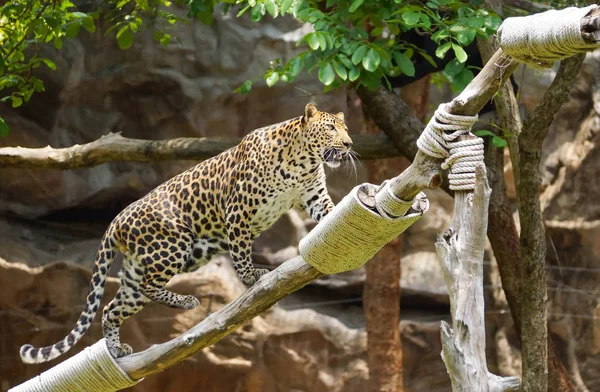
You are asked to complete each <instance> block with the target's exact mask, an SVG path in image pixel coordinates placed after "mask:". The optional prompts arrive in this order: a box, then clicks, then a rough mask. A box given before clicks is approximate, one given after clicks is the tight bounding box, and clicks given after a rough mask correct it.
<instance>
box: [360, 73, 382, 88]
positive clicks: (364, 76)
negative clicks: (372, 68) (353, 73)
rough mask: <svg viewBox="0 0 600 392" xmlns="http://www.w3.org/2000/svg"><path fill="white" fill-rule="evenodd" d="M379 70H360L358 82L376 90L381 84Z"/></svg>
mask: <svg viewBox="0 0 600 392" xmlns="http://www.w3.org/2000/svg"><path fill="white" fill-rule="evenodd" d="M381 76H382V75H381V71H378V72H367V71H363V72H361V77H360V83H361V84H363V85H365V86H366V87H367V88H368V89H369V90H371V91H373V90H376V89H377V87H379V86H380V85H381Z"/></svg>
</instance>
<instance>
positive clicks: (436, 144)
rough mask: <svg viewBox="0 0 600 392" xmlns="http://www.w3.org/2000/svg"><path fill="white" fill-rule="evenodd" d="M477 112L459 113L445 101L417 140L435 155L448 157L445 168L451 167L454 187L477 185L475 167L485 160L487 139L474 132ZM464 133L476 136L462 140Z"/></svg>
mask: <svg viewBox="0 0 600 392" xmlns="http://www.w3.org/2000/svg"><path fill="white" fill-rule="evenodd" d="M477 119H478V117H477V116H459V115H457V114H451V113H448V112H447V111H446V105H445V104H441V105H440V106H439V107H438V109H437V110H436V111H435V113H434V115H433V117H432V118H431V120H430V121H429V123H428V124H427V126H426V127H425V130H424V131H423V133H422V134H421V136H420V137H419V139H418V140H417V146H418V147H419V149H420V150H421V151H422V152H423V153H425V154H427V155H429V156H431V157H434V158H442V159H445V160H444V162H443V163H442V169H444V170H446V169H448V168H450V174H449V175H448V179H449V180H450V189H452V190H455V191H468V190H472V189H475V168H476V167H477V165H478V164H479V163H480V162H483V154H484V148H483V139H481V138H479V137H475V135H473V134H472V133H471V127H472V126H473V124H475V122H477ZM461 136H472V138H469V139H465V140H460V137H461Z"/></svg>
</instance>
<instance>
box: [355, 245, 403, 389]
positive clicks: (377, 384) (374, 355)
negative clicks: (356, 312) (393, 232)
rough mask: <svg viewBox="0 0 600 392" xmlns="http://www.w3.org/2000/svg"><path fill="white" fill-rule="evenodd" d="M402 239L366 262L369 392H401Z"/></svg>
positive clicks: (365, 303) (364, 297)
mask: <svg viewBox="0 0 600 392" xmlns="http://www.w3.org/2000/svg"><path fill="white" fill-rule="evenodd" d="M401 252H402V240H401V239H400V238H397V239H395V240H394V241H392V242H390V243H389V244H388V245H387V246H385V247H384V248H383V249H381V250H380V251H379V253H378V254H377V255H376V256H375V257H374V258H372V259H371V260H369V261H368V262H367V266H366V269H367V280H366V281H365V287H364V291H363V301H364V308H365V317H366V319H367V356H368V361H369V392H400V391H402V390H403V385H402V382H403V381H402V341H401V340H400V255H401Z"/></svg>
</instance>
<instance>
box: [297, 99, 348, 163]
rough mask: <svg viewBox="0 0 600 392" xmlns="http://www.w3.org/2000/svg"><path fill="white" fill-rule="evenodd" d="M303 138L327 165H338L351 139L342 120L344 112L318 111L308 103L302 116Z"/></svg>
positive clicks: (346, 151) (344, 155)
mask: <svg viewBox="0 0 600 392" xmlns="http://www.w3.org/2000/svg"><path fill="white" fill-rule="evenodd" d="M302 123H303V125H304V140H305V141H306V142H307V144H308V147H309V149H310V150H311V151H313V152H314V153H315V154H316V155H317V156H318V157H319V158H321V159H322V162H324V163H326V164H327V165H328V166H329V167H338V166H339V165H340V162H341V161H342V159H344V157H346V156H347V155H348V154H349V153H350V150H351V148H352V139H350V136H349V135H348V127H347V126H346V123H345V122H344V113H342V112H340V113H337V114H331V113H327V112H320V111H318V110H317V108H316V107H315V105H313V104H311V103H309V104H307V105H306V108H305V109H304V116H303V117H302Z"/></svg>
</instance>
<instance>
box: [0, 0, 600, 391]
mask: <svg viewBox="0 0 600 392" xmlns="http://www.w3.org/2000/svg"><path fill="white" fill-rule="evenodd" d="M178 12H180V13H181V15H184V13H185V11H184V10H182V9H181V10H179V11H178ZM176 29H177V30H176V31H173V32H172V34H174V35H176V36H177V37H178V38H179V40H180V41H179V42H174V43H173V44H171V45H170V46H168V47H161V46H158V45H156V44H155V43H154V42H153V41H152V39H151V36H152V32H151V31H149V32H146V33H141V34H138V35H137V36H136V42H135V44H134V46H133V47H132V48H131V49H130V50H128V51H121V50H119V49H118V48H117V46H116V44H115V43H114V42H113V41H111V40H106V39H103V38H102V31H101V30H102V29H99V30H100V31H99V32H98V33H96V34H93V35H88V34H87V33H85V32H82V35H81V36H80V37H79V38H78V39H75V40H72V41H69V42H66V43H65V46H64V48H63V50H61V51H60V52H56V51H55V50H54V49H50V48H46V49H45V50H46V52H47V55H48V57H51V58H53V59H54V60H55V62H56V63H57V68H58V71H56V72H50V71H44V70H41V74H40V76H41V77H43V78H44V80H46V83H47V84H46V86H47V92H46V93H44V94H40V95H36V96H35V97H34V98H33V100H32V102H31V103H30V104H28V105H25V106H23V107H22V108H19V109H17V110H13V109H10V108H8V107H6V106H3V104H1V103H0V110H1V111H2V115H3V117H5V118H6V120H7V121H8V123H9V125H10V126H11V133H10V135H9V137H8V138H3V139H0V146H6V145H21V146H27V147H41V146H45V145H48V144H49V145H51V146H53V147H65V146H70V145H73V144H76V143H86V142H90V141H93V140H95V139H97V138H98V137H100V136H101V135H103V134H106V133H107V132H115V131H119V132H122V133H123V134H124V135H125V136H127V137H133V138H144V139H168V138H174V137H185V136H214V135H219V136H223V135H228V136H233V135H235V136H242V135H244V134H246V133H247V132H249V131H251V130H252V129H254V128H257V127H259V126H262V125H266V124H270V123H275V122H278V121H281V120H284V119H287V118H291V117H296V116H298V115H300V114H301V113H302V110H303V107H304V105H305V104H306V103H307V102H308V101H311V102H315V103H316V104H317V105H318V107H319V108H320V109H322V110H326V111H332V112H337V111H344V112H345V113H346V117H347V119H348V122H349V128H350V131H351V133H360V131H361V129H362V128H363V127H364V119H363V115H362V110H361V107H360V102H358V101H357V100H356V97H355V96H354V95H353V94H352V93H351V92H347V91H345V90H338V91H333V92H329V93H327V94H322V93H321V85H320V83H319V82H318V81H317V80H316V77H315V75H304V76H302V77H300V78H299V80H298V83H296V85H295V86H291V85H281V84H280V85H277V86H275V87H273V88H266V86H265V85H264V83H260V82H259V83H256V84H255V87H254V88H253V90H252V92H251V94H249V95H247V96H242V95H239V94H235V93H233V92H232V91H233V89H235V88H236V87H237V86H239V85H240V84H241V83H242V82H243V81H244V80H246V79H255V78H260V75H261V74H262V72H263V71H264V69H265V68H266V67H267V66H268V62H269V60H271V59H273V58H277V57H281V58H282V59H283V60H285V59H287V58H289V57H290V56H292V55H293V54H294V53H296V51H297V50H298V49H297V48H296V47H295V39H296V37H297V34H298V33H299V32H300V31H303V29H306V27H305V26H301V25H299V24H297V23H296V22H295V21H294V20H291V19H278V20H276V21H272V20H271V19H270V18H265V20H264V21H263V22H261V23H260V24H255V23H253V22H251V21H250V20H249V19H247V18H246V17H244V18H234V17H231V16H223V15H221V14H220V13H216V14H215V21H214V23H213V25H212V26H210V27H208V26H204V25H202V24H200V23H198V22H192V23H189V24H180V25H177V27H176ZM597 67H598V59H597V55H596V56H591V57H590V59H589V60H588V61H587V63H586V66H585V68H584V70H583V72H582V74H581V76H580V78H579V81H578V83H577V85H576V87H575V88H574V90H573V91H572V93H571V96H570V98H569V101H568V102H567V103H566V104H565V106H563V109H561V111H560V112H559V113H558V115H557V119H556V121H555V122H554V123H553V125H552V129H551V133H550V136H549V138H548V140H547V141H546V144H545V147H544V149H545V150H544V151H545V153H544V165H543V169H544V172H545V190H544V194H543V196H542V200H543V203H544V206H545V214H546V219H547V220H548V221H553V222H559V223H556V224H554V226H552V224H550V226H549V227H550V230H549V239H551V244H550V246H549V247H548V249H556V252H555V253H552V254H551V255H550V258H552V257H554V259H551V260H549V264H550V268H549V282H550V300H551V312H550V314H551V317H552V319H551V331H552V333H553V334H554V335H555V336H556V337H557V339H558V342H559V343H560V347H561V352H563V353H564V359H565V363H568V364H569V369H570V371H571V372H572V373H573V374H574V375H575V376H576V377H575V379H576V380H578V383H579V384H580V386H582V385H583V386H585V385H587V388H588V390H590V391H591V390H596V389H598V388H600V384H599V383H600V381H599V380H600V375H598V372H597V369H598V364H597V363H596V362H597V359H596V357H597V354H598V352H600V343H599V341H600V340H599V336H600V326H599V325H598V322H597V318H598V317H600V310H598V306H597V303H598V300H597V298H598V292H597V289H596V287H598V282H597V280H598V276H600V275H599V274H597V273H596V272H597V271H596V270H597V269H598V268H600V265H598V262H597V260H598V254H599V253H600V248H599V247H598V243H600V242H599V241H598V235H599V234H600V233H599V232H598V227H600V225H597V224H596V223H594V222H597V221H598V220H600V218H599V217H598V216H597V212H598V211H597V203H595V202H594V195H595V194H596V193H597V192H594V191H593V189H594V187H595V183H594V182H593V181H590V179H593V178H596V177H597V173H596V172H597V167H598V164H597V162H598V159H599V158H598V157H597V156H596V155H597V151H596V149H595V146H596V145H597V140H596V139H597V128H598V118H597V113H598V112H599V111H600V110H599V109H598V104H597V101H598V99H597V95H598V93H597V92H598V91H600V89H599V88H598V84H597V80H596V75H598V72H597V71H598V69H597ZM517 75H524V76H523V77H522V78H519V77H518V78H517V79H518V81H519V83H520V84H521V85H522V90H521V99H522V102H523V108H524V111H530V110H531V109H532V108H533V107H534V105H535V103H536V102H538V101H539V99H540V98H541V94H542V93H543V91H544V88H545V87H547V86H548V85H549V81H551V79H552V77H553V72H552V71H551V72H547V73H543V74H540V73H539V72H537V73H533V72H530V71H526V72H524V73H520V71H519V72H518V73H517ZM307 92H308V93H309V94H307ZM430 96H431V97H432V98H431V108H435V107H436V106H437V104H438V103H439V102H441V101H446V100H447V99H448V95H447V94H443V93H440V92H438V91H437V90H436V89H435V88H432V90H431V94H430ZM193 163H194V162H162V163H155V164H146V163H128V162H115V163H110V164H104V165H100V166H98V167H94V168H89V169H78V170H70V171H57V170H22V169H19V170H17V169H3V170H1V171H0V214H1V215H0V342H1V344H0V358H2V361H1V362H0V375H1V376H0V389H1V390H6V389H8V387H10V386H12V385H15V384H16V383H18V382H20V381H23V380H25V379H27V378H29V377H31V376H33V375H35V374H37V373H39V372H40V371H41V370H43V369H44V368H46V367H45V366H25V365H22V364H21V362H20V360H19V359H18V347H19V346H20V345H21V344H23V343H27V342H30V343H33V344H37V345H44V344H49V343H52V342H54V341H56V340H58V339H59V338H61V337H62V336H64V334H66V333H67V332H68V331H69V329H70V328H71V327H72V324H73V323H74V322H75V320H76V319H77V317H78V314H79V311H80V309H81V306H82V302H83V299H84V298H85V296H86V290H87V287H88V279H89V277H90V272H89V270H90V266H91V263H92V262H93V257H94V252H95V249H96V248H97V245H98V242H99V238H100V237H101V235H102V233H103V231H104V229H105V228H106V226H107V225H108V223H109V221H110V220H111V219H112V217H113V216H114V215H115V214H116V213H117V212H118V211H119V210H120V209H121V208H122V207H124V206H125V205H127V204H128V203H130V202H131V201H133V200H135V199H137V198H138V197H140V196H142V195H143V194H145V193H146V192H147V191H149V190H150V189H152V188H153V187H154V186H156V185H157V184H159V183H160V182H162V181H164V180H166V179H167V178H169V177H171V176H172V175H173V174H175V173H178V172H180V171H181V170H183V169H185V168H187V167H189V166H191V165H192V164H193ZM510 170H511V169H510V167H507V174H508V175H507V178H511V177H510ZM366 177H367V173H366V170H365V169H364V168H362V167H360V166H359V168H358V171H357V172H356V173H354V172H351V171H347V170H338V171H336V172H333V173H328V184H329V187H330V193H331V194H332V195H333V198H334V199H335V200H339V199H340V198H341V197H343V196H344V195H345V194H346V193H347V192H348V190H349V189H350V188H352V187H353V186H354V185H355V184H356V183H359V182H363V181H364V180H365V178H366ZM428 196H429V198H430V201H431V205H432V208H431V209H430V211H429V213H428V214H426V216H425V217H424V218H423V219H422V220H420V221H419V222H418V223H417V224H416V225H414V226H413V227H412V228H411V229H410V230H409V231H408V232H407V233H405V234H404V251H403V256H402V280H401V286H402V289H403V292H402V295H403V298H402V304H403V309H402V318H403V321H402V323H401V331H402V338H403V347H404V372H405V374H404V380H405V386H406V388H407V390H409V391H412V390H414V391H423V390H432V391H434V390H435V391H447V390H449V380H448V378H447V375H446V372H445V368H444V366H443V363H442V362H441V360H440V355H439V353H440V351H441V346H440V344H439V320H440V319H445V318H447V317H448V298H447V295H446V290H445V284H444V281H443V277H442V275H441V273H440V270H439V267H438V265H437V259H436V257H435V255H434V253H433V252H434V250H433V243H434V241H435V237H436V235H437V234H438V233H441V232H442V231H443V230H444V229H445V228H446V227H447V225H448V221H449V218H450V214H451V211H452V208H453V207H452V205H453V202H452V199H451V198H450V197H449V196H447V195H446V194H444V193H443V192H428ZM565 222H566V223H565ZM589 222H591V223H589ZM584 223H585V224H584ZM313 224H314V223H312V222H311V221H310V219H308V218H307V216H306V214H304V213H302V212H298V211H292V212H290V213H289V214H287V215H286V216H285V217H284V218H283V219H282V220H281V221H280V222H278V223H277V224H276V225H275V227H273V228H272V230H270V231H269V232H267V233H265V235H264V236H261V238H260V239H259V240H258V241H257V242H256V244H255V248H254V258H255V261H256V262H257V263H259V264H264V265H267V266H270V267H271V268H273V267H275V266H277V265H279V264H280V263H281V262H283V261H285V260H287V259H289V258H291V257H293V256H295V255H296V254H297V252H298V251H297V243H298V241H299V238H301V237H302V236H304V234H305V233H306V232H307V231H308V230H310V228H311V227H312V225H313ZM116 264H117V265H116V266H115V267H118V264H119V261H117V262H116ZM492 264H493V263H492ZM116 270H118V268H113V271H112V272H111V274H112V276H114V275H115V273H116ZM489 273H490V284H489V285H487V283H486V290H489V291H486V294H490V296H488V297H489V299H490V301H491V302H489V305H490V306H489V311H488V312H487V317H488V325H487V326H488V328H489V331H488V354H489V358H488V360H489V362H490V366H491V367H492V368H493V369H494V371H495V372H496V373H499V374H503V375H511V374H518V371H519V366H520V362H519V351H518V345H517V342H516V336H515V334H514V329H513V328H512V325H511V323H510V318H509V317H507V313H506V304H505V303H503V302H502V301H503V300H502V293H501V289H500V288H499V287H500V282H499V279H498V278H497V276H496V275H495V270H494V268H493V265H492V266H491V267H490V269H489ZM364 278H365V274H364V270H363V269H359V270H357V271H352V272H349V273H345V274H338V275H333V276H327V277H324V278H323V279H320V280H318V281H316V282H314V283H313V284H311V285H310V286H309V287H307V288H305V289H303V290H301V291H300V292H298V293H297V294H294V295H292V296H290V297H288V298H286V299H284V300H282V301H281V302H280V304H279V306H278V307H276V308H274V309H273V310H272V311H270V312H268V313H266V314H265V315H263V316H262V317H259V318H257V319H255V320H253V321H252V322H250V323H249V324H248V325H247V326H245V327H243V328H240V329H239V330H237V331H235V332H233V333H232V335H230V336H229V337H228V338H226V339H224V340H223V341H221V342H219V343H218V344H216V345H215V346H214V347H211V348H208V349H205V350H203V351H202V352H200V353H198V354H197V355H195V356H194V357H193V358H190V359H188V360H186V361H184V362H183V363H182V364H180V365H178V366H176V367H174V368H173V369H169V370H168V371H165V372H163V373H162V374H161V375H159V376H156V377H151V378H148V379H147V380H146V381H144V382H143V383H142V384H140V385H139V386H138V387H135V388H133V390H139V391H167V392H168V391H186V390H189V391H192V390H202V391H249V392H251V391H267V392H269V391H307V392H309V391H310V392H313V391H344V392H345V391H351V392H352V391H364V390H365V388H366V380H367V377H368V369H367V365H366V353H365V347H366V346H365V339H366V337H365V333H364V316H363V314H362V306H361V301H362V299H361V294H362V285H363V282H364ZM116 284H117V282H116V280H111V281H110V282H109V285H108V289H107V295H106V300H108V299H110V296H111V293H112V294H114V292H115V291H116ZM172 288H173V290H175V291H177V292H181V293H192V294H195V295H197V296H199V298H201V299H202V305H201V306H200V307H199V308H198V309H195V310H192V311H189V312H183V311H176V310H172V309H167V308H165V307H162V306H159V305H156V304H151V305H149V306H148V307H147V308H146V309H145V310H144V311H142V312H141V313H140V314H139V315H137V316H136V317H134V318H132V319H130V320H129V321H128V322H127V323H126V325H125V327H124V332H123V340H124V341H127V342H128V343H131V344H132V346H133V347H134V349H135V350H142V349H144V348H146V347H148V346H149V345H151V344H154V343H157V342H163V341H165V340H167V339H169V338H171V337H173V336H175V335H177V334H179V333H181V332H182V331H184V330H186V329H187V328H189V327H190V326H192V325H193V324H195V323H197V322H198V321H200V320H202V319H203V318H204V317H206V315H207V314H209V312H213V311H215V310H217V309H218V308H220V307H221V306H223V304H225V303H227V302H229V301H231V300H232V299H233V298H235V297H237V296H238V295H239V294H240V293H241V292H242V290H243V287H242V286H241V285H240V283H239V281H238V280H237V279H236V278H235V275H234V274H233V272H232V270H231V268H230V261H229V260H228V258H227V257H223V258H220V259H219V261H217V262H215V263H211V264H210V265H209V266H207V267H205V268H203V269H201V270H199V271H197V272H196V273H193V274H186V275H182V276H178V277H177V278H176V279H174V281H173V283H172ZM491 294H494V295H491ZM100 337H101V332H100V328H99V318H98V319H96V320H95V324H94V327H93V328H92V330H91V332H90V333H89V334H88V335H87V336H86V337H85V338H84V340H83V342H81V343H80V344H79V345H78V346H77V350H79V349H81V348H82V347H83V346H85V345H87V344H90V343H92V342H94V341H96V340H97V339H99V338H100ZM192 375H193V376H192ZM580 389H581V390H585V389H583V387H582V388H580Z"/></svg>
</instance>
